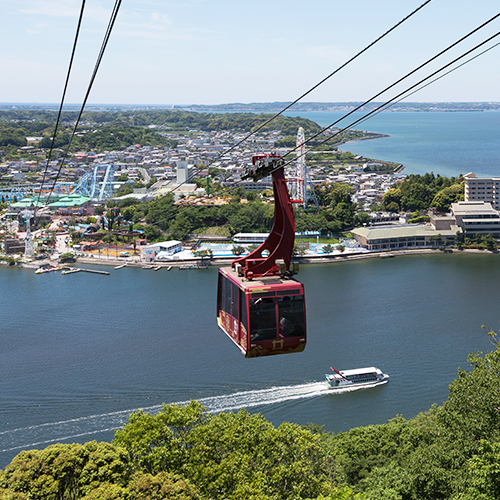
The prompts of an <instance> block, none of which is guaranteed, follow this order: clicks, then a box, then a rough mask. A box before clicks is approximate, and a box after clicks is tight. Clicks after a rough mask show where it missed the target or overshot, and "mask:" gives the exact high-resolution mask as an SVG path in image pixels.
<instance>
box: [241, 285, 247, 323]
mask: <svg viewBox="0 0 500 500" xmlns="http://www.w3.org/2000/svg"><path fill="white" fill-rule="evenodd" d="M240 311H241V320H240V321H241V326H242V327H243V328H244V329H245V331H246V332H248V324H247V304H246V295H245V293H244V292H241V294H240Z"/></svg>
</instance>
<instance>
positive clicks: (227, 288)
mask: <svg viewBox="0 0 500 500" xmlns="http://www.w3.org/2000/svg"><path fill="white" fill-rule="evenodd" d="M224 311H226V312H227V313H229V314H231V282H230V281H229V280H228V279H227V278H224Z"/></svg>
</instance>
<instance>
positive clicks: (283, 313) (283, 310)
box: [278, 295, 304, 337]
mask: <svg viewBox="0 0 500 500" xmlns="http://www.w3.org/2000/svg"><path fill="white" fill-rule="evenodd" d="M278 315H279V318H280V324H279V329H280V336H283V337H300V336H303V335H304V297H303V296H294V295H292V296H289V295H286V296H284V297H278Z"/></svg>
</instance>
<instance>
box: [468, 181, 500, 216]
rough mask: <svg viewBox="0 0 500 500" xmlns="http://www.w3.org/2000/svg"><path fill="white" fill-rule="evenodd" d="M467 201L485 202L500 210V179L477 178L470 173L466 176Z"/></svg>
mask: <svg viewBox="0 0 500 500" xmlns="http://www.w3.org/2000/svg"><path fill="white" fill-rule="evenodd" d="M464 181H465V196H464V199H465V201H484V202H486V203H491V206H492V207H493V208H494V209H495V210H500V177H476V175H475V174H473V173H472V172H469V173H468V174H466V175H464Z"/></svg>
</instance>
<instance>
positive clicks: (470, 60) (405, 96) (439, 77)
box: [358, 42, 500, 125]
mask: <svg viewBox="0 0 500 500" xmlns="http://www.w3.org/2000/svg"><path fill="white" fill-rule="evenodd" d="M499 45H500V42H497V43H495V44H494V45H492V46H491V47H488V48H487V49H485V50H483V51H482V52H480V53H479V54H476V55H475V56H473V57H471V58H470V59H467V61H464V62H463V63H461V64H459V65H458V66H455V67H454V68H452V69H450V70H449V71H447V72H446V73H444V74H442V75H440V76H438V77H437V78H434V80H431V81H430V82H427V83H426V84H425V85H422V86H421V87H419V88H417V89H415V90H413V91H412V92H410V93H409V94H406V95H404V96H403V97H401V98H400V99H398V100H397V101H394V102H391V103H389V104H388V105H387V106H386V107H384V108H382V109H379V110H378V111H377V112H376V113H375V114H373V115H371V116H369V117H367V118H364V119H363V120H362V121H360V122H359V123H358V125H360V124H361V123H364V122H365V121H367V120H369V119H370V118H373V117H374V116H377V115H378V114H379V113H382V111H385V110H386V109H389V108H391V107H392V106H394V105H395V104H398V103H400V102H401V101H404V100H406V99H408V97H410V96H412V95H414V94H416V93H417V92H420V91H421V90H423V89H425V88H426V87H428V86H429V85H432V84H433V83H435V82H437V81H438V80H441V78H444V77H445V76H447V75H449V74H450V73H453V72H454V71H456V70H457V69H460V68H461V67H462V66H465V65H466V64H468V63H470V62H472V61H474V59H477V58H478V57H480V56H482V55H483V54H486V52H489V51H490V50H492V49H494V48H495V47H498V46H499Z"/></svg>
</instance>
